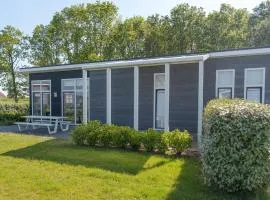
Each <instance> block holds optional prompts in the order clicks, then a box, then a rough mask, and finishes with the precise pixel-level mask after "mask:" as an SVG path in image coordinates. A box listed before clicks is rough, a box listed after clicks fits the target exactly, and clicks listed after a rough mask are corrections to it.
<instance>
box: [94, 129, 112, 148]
mask: <svg viewBox="0 0 270 200" xmlns="http://www.w3.org/2000/svg"><path fill="white" fill-rule="evenodd" d="M115 131H116V127H115V126H114V125H108V124H104V125H103V126H102V128H101V131H100V133H99V135H98V141H99V144H100V145H102V146H105V147H108V146H110V145H111V144H112V136H113V134H114V132H115Z"/></svg>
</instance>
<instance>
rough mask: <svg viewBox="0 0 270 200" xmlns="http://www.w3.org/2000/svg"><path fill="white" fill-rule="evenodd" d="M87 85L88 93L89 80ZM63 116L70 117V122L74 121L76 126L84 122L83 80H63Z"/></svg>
mask: <svg viewBox="0 0 270 200" xmlns="http://www.w3.org/2000/svg"><path fill="white" fill-rule="evenodd" d="M87 83H88V85H87V87H88V89H87V91H89V80H88V82H87ZM88 98H89V92H88ZM88 102H89V101H88ZM62 115H63V116H65V117H68V120H70V121H72V122H73V123H74V124H77V123H81V122H82V120H83V80H82V79H81V78H79V79H63V80H62ZM88 115H89V114H88Z"/></svg>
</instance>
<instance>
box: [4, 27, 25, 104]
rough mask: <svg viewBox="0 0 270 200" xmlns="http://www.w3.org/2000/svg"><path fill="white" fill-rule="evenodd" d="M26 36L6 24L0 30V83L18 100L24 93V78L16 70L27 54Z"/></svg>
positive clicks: (9, 94) (10, 95)
mask: <svg viewBox="0 0 270 200" xmlns="http://www.w3.org/2000/svg"><path fill="white" fill-rule="evenodd" d="M28 49H29V44H28V37H26V36H25V35H24V34H23V33H22V32H21V31H20V30H19V29H17V28H14V27H12V26H6V27H4V28H3V29H2V30H0V71H1V72H3V73H2V74H1V76H0V77H1V78H0V85H1V86H2V87H3V88H4V90H6V91H7V92H8V96H9V97H12V98H14V101H15V102H18V98H19V96H23V95H25V94H26V86H27V83H26V78H25V75H22V74H20V73H18V72H17V70H18V68H19V66H21V65H22V62H24V61H25V60H26V58H27V56H28Z"/></svg>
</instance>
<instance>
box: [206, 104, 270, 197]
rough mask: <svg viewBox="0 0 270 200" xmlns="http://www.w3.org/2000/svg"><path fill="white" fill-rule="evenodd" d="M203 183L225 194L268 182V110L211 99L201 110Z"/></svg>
mask: <svg viewBox="0 0 270 200" xmlns="http://www.w3.org/2000/svg"><path fill="white" fill-rule="evenodd" d="M203 136H204V137H203V145H202V163H203V172H204V177H205V182H206V183H207V184H208V185H209V186H211V187H217V188H219V189H221V190H225V191H228V192H236V191H252V190H256V189H262V188H264V186H266V185H267V184H269V183H270V181H269V180H270V139H269V138H270V108H269V107H268V106H265V105H263V104H258V103H255V102H249V101H244V100H240V99H234V100H229V99H223V100H212V101H210V102H209V103H208V105H207V106H206V108H205V110H204V118H203Z"/></svg>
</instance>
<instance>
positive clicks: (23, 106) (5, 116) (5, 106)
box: [0, 98, 29, 124]
mask: <svg viewBox="0 0 270 200" xmlns="http://www.w3.org/2000/svg"><path fill="white" fill-rule="evenodd" d="M28 114H29V102H26V101H23V102H19V103H15V102H13V101H12V100H11V99H8V98H0V124H11V123H13V122H16V121H22V120H23V119H22V118H21V116H23V115H28Z"/></svg>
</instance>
